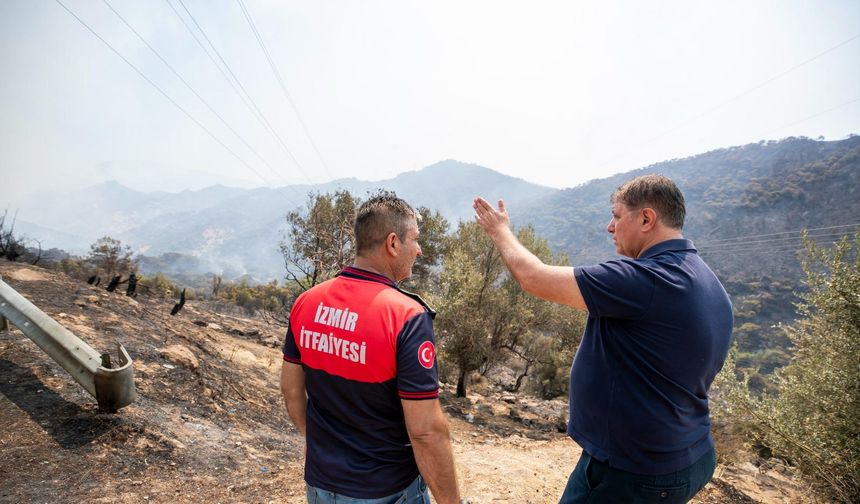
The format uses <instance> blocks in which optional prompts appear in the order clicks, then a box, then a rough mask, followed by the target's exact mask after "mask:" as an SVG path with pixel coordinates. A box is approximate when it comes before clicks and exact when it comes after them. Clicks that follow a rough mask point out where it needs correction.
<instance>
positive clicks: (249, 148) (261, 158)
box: [102, 0, 277, 185]
mask: <svg viewBox="0 0 860 504" xmlns="http://www.w3.org/2000/svg"><path fill="white" fill-rule="evenodd" d="M102 1H103V2H104V4H105V5H107V6H108V8H109V9H110V10H111V11H113V13H114V14H116V16H117V17H118V18H119V19H120V21H122V22H123V24H125V26H126V27H128V29H129V30H131V32H132V33H134V34H135V35H136V36H137V38H138V39H139V40H140V41H141V42H143V44H144V45H146V47H148V48H149V50H150V51H152V53H153V54H154V55H155V56H156V57H157V58H158V59H159V60H161V62H162V63H164V66H166V67H167V68H168V69H169V70H170V71H171V72H172V73H173V75H174V76H176V78H177V79H179V80H180V82H182V83H183V84H184V85H185V87H186V88H188V90H189V91H191V92H192V93H193V94H194V96H196V97H197V99H198V100H200V102H201V103H203V105H205V106H206V108H207V109H209V111H210V112H212V114H214V115H215V117H217V118H218V120H220V121H221V124H223V125H224V126H225V127H226V128H227V129H229V130H230V131H231V132H232V133H233V135H235V136H236V138H238V139H239V141H241V142H242V144H243V145H245V147H247V148H248V150H250V151H251V152H252V153H254V155H255V156H257V159H259V160H260V161H261V162H262V163H263V164H265V165H266V166H267V167H268V168H269V169H270V170H271V171H272V172H273V173H277V170H275V168H274V167H272V165H270V164H269V162H268V161H266V160H265V159H264V158H263V156H261V155H260V153H259V152H257V150H256V149H254V147H252V146H251V145H250V144H249V143H248V142H247V141H246V140H245V139H244V138H243V137H242V135H240V134H239V133H238V132H237V131H236V130H235V129H234V128H233V127H232V126H231V125H230V124H229V123H228V122H227V121H226V120H225V119H224V117H222V116H221V114H219V113H218V112H217V111H216V110H215V109H214V108H212V106H211V105H210V104H209V102H207V101H206V100H205V99H204V98H203V97H202V96H200V94H199V93H198V92H197V91H196V90H195V89H194V88H193V87H192V86H191V84H189V83H188V81H186V80H185V79H184V78H183V77H182V75H180V74H179V72H177V71H176V69H175V68H173V66H172V65H171V64H170V63H168V62H167V60H166V59H164V57H162V56H161V54H160V53H159V52H158V51H157V50H155V48H154V47H152V45H151V44H150V43H149V42H147V41H146V39H145V38H143V36H142V35H141V34H140V33H138V31H137V30H135V29H134V27H133V26H131V24H130V23H129V22H128V21H126V19H125V18H124V17H123V16H122V15H121V14H120V13H119V12H117V10H116V9H114V7H113V6H112V5H111V4H110V2H108V0H102ZM264 182H265V183H266V184H267V185H268V184H269V182H268V181H265V180H264Z"/></svg>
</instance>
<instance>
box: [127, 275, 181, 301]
mask: <svg viewBox="0 0 860 504" xmlns="http://www.w3.org/2000/svg"><path fill="white" fill-rule="evenodd" d="M137 289H138V292H140V293H141V294H146V295H148V296H152V297H155V298H159V299H173V298H175V297H177V296H179V294H180V293H181V292H182V288H181V287H179V286H178V285H176V284H175V283H173V282H172V281H170V279H169V278H167V276H165V275H164V274H163V273H156V274H155V275H153V276H151V277H148V276H143V277H141V278H140V280H138V281H137ZM192 292H193V290H192ZM188 294H189V293H188V291H186V292H185V298H186V299H190V298H189V295H188Z"/></svg>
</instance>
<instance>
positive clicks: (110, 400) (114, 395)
mask: <svg viewBox="0 0 860 504" xmlns="http://www.w3.org/2000/svg"><path fill="white" fill-rule="evenodd" d="M3 317H5V318H7V319H9V322H11V323H12V324H13V325H15V327H17V328H18V329H20V330H21V332H23V333H24V334H25V335H26V336H27V337H28V338H30V339H31V340H33V342H34V343H36V345H38V346H39V348H41V349H42V350H43V351H44V352H45V353H46V354H48V355H49V356H50V357H51V358H52V359H54V360H55V361H56V362H57V364H59V365H60V366H62V367H63V369H65V370H66V371H68V372H69V374H70V375H72V378H74V379H75V381H77V382H78V383H79V384H80V385H81V386H82V387H83V388H84V389H86V391H87V392H89V393H90V395H91V396H93V397H95V398H96V401H98V404H99V408H101V409H102V410H105V411H109V412H111V413H114V412H116V411H117V410H118V409H119V408H122V407H123V406H128V405H129V404H131V403H132V402H134V400H135V399H136V398H137V393H136V391H135V388H134V374H133V373H134V371H133V367H132V360H131V357H130V356H129V355H128V352H126V350H125V348H123V346H122V345H119V344H117V352H118V354H119V359H118V364H119V367H112V366H111V365H110V356H109V355H108V354H99V353H98V352H96V351H95V350H94V349H93V348H92V347H91V346H89V345H88V344H87V343H86V342H84V341H83V340H81V339H80V338H78V337H77V336H75V335H74V334H73V333H72V332H71V331H69V330H68V329H66V328H65V327H63V326H62V325H60V324H59V323H58V322H57V321H56V320H54V319H52V318H51V317H49V316H48V315H47V314H45V312H43V311H42V310H40V309H39V308H37V307H36V306H35V305H34V304H33V303H31V302H30V301H28V300H27V299H26V298H25V297H24V296H22V295H21V294H19V293H18V292H17V291H16V290H15V289H13V288H12V287H10V286H9V285H8V284H6V283H5V282H4V281H3V279H2V278H0V318H3ZM103 362H104V363H106V364H107V366H104V365H102V363H103Z"/></svg>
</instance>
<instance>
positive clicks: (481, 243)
mask: <svg viewBox="0 0 860 504" xmlns="http://www.w3.org/2000/svg"><path fill="white" fill-rule="evenodd" d="M517 237H518V239H519V240H520V241H521V242H522V243H523V245H525V246H526V248H528V249H530V250H531V251H532V252H533V253H535V255H537V256H538V257H539V258H541V260H543V261H545V262H550V263H556V264H559V263H561V264H564V263H565V260H564V258H561V257H554V256H553V255H552V253H551V251H550V249H549V246H548V245H547V242H546V240H543V239H541V238H538V237H537V235H536V234H535V232H534V230H533V229H532V228H530V227H528V228H523V229H520V230H519V232H518V233H517ZM571 281H573V279H572V278H571ZM438 308H439V315H438V316H437V318H436V327H437V328H438V330H439V333H440V340H441V342H442V351H443V356H444V357H445V359H446V360H447V361H449V362H450V363H451V364H453V366H455V367H456V368H457V370H458V381H457V393H458V395H460V396H462V395H465V393H466V386H467V384H466V378H467V377H468V376H469V373H471V372H472V371H476V370H477V371H480V372H482V373H486V372H487V371H489V370H490V369H492V368H493V367H494V366H495V365H497V364H498V363H500V362H503V361H505V360H507V359H509V358H510V357H512V356H513V357H515V358H517V359H519V360H520V361H521V362H522V363H523V366H524V369H523V372H522V374H521V375H520V376H519V377H518V379H517V382H516V383H515V384H514V385H513V388H514V389H518V388H519V387H520V386H521V385H522V383H523V380H524V379H525V378H526V377H527V376H530V375H531V373H532V371H533V370H535V369H537V370H538V374H537V375H534V380H533V381H537V383H538V385H537V386H535V388H536V389H537V390H539V391H541V393H542V394H544V395H552V394H555V393H556V392H559V391H563V389H564V387H566V385H564V386H562V385H560V384H559V380H558V377H557V376H556V374H557V373H556V372H557V370H558V368H559V366H561V367H564V368H566V367H569V365H570V358H571V357H572V355H573V351H574V349H575V348H576V343H577V341H576V340H577V338H578V337H579V335H580V334H581V332H582V324H583V321H582V316H581V315H579V314H577V313H576V312H574V311H573V310H572V309H570V308H566V307H563V306H559V305H554V304H552V303H549V302H547V301H542V300H540V299H537V298H535V297H533V296H530V295H528V294H526V293H525V292H524V291H523V290H522V289H521V288H520V286H519V285H518V284H517V283H516V281H515V280H514V279H513V278H512V277H511V276H510V275H509V274H508V272H507V270H506V269H505V267H504V264H503V263H502V260H501V257H500V256H499V252H498V250H496V248H495V246H493V244H492V242H491V241H490V239H489V238H488V237H487V236H486V235H485V234H484V232H483V230H481V228H480V227H479V226H478V225H477V224H476V223H474V222H470V223H460V225H459V226H458V229H457V232H456V233H455V235H454V236H453V237H452V238H451V242H450V244H449V250H448V254H447V255H446V257H445V260H444V268H443V270H442V273H441V275H440V296H439V306H438ZM544 382H545V383H544ZM564 382H565V383H566V380H564Z"/></svg>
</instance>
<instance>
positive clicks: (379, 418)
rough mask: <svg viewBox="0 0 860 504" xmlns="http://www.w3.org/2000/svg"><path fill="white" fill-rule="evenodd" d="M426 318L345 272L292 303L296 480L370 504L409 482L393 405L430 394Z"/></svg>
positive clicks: (429, 319)
mask: <svg viewBox="0 0 860 504" xmlns="http://www.w3.org/2000/svg"><path fill="white" fill-rule="evenodd" d="M433 316H434V312H433V311H432V310H431V309H430V308H429V307H427V305H426V304H424V303H423V302H422V301H421V300H420V298H418V297H417V296H415V295H413V294H409V293H406V292H404V291H401V290H399V289H398V288H397V286H396V285H395V284H394V283H393V282H392V281H391V280H389V279H388V278H386V277H384V276H382V275H378V274H376V273H372V272H369V271H365V270H361V269H358V268H346V269H344V270H343V271H342V272H341V273H340V274H339V275H338V276H337V277H336V278H334V279H332V280H329V281H327V282H323V283H321V284H319V285H317V286H315V287H313V288H312V289H310V290H308V291H306V292H304V293H303V294H302V295H301V296H299V298H298V299H297V300H296V302H295V303H294V305H293V309H292V310H291V312H290V324H289V330H288V332H287V336H286V339H285V342H284V360H286V361H289V362H293V363H297V364H301V365H302V367H303V368H304V371H305V388H306V389H307V393H308V407H307V456H306V458H305V480H306V481H307V482H308V484H310V485H311V486H314V487H317V488H322V489H324V490H329V491H332V492H335V493H338V494H342V495H346V496H350V497H356V498H362V499H372V498H378V497H384V496H387V495H390V494H393V493H395V492H398V491H400V490H402V489H404V488H406V486H408V485H409V483H411V482H412V481H413V480H414V479H415V478H416V477H418V467H417V465H416V463H415V456H414V454H413V452H412V445H411V443H410V440H409V435H408V433H407V431H406V423H405V420H404V416H403V408H402V406H401V404H400V401H401V399H410V400H421V399H435V398H437V397H438V396H439V380H438V370H437V366H436V350H435V341H434V336H433Z"/></svg>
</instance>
